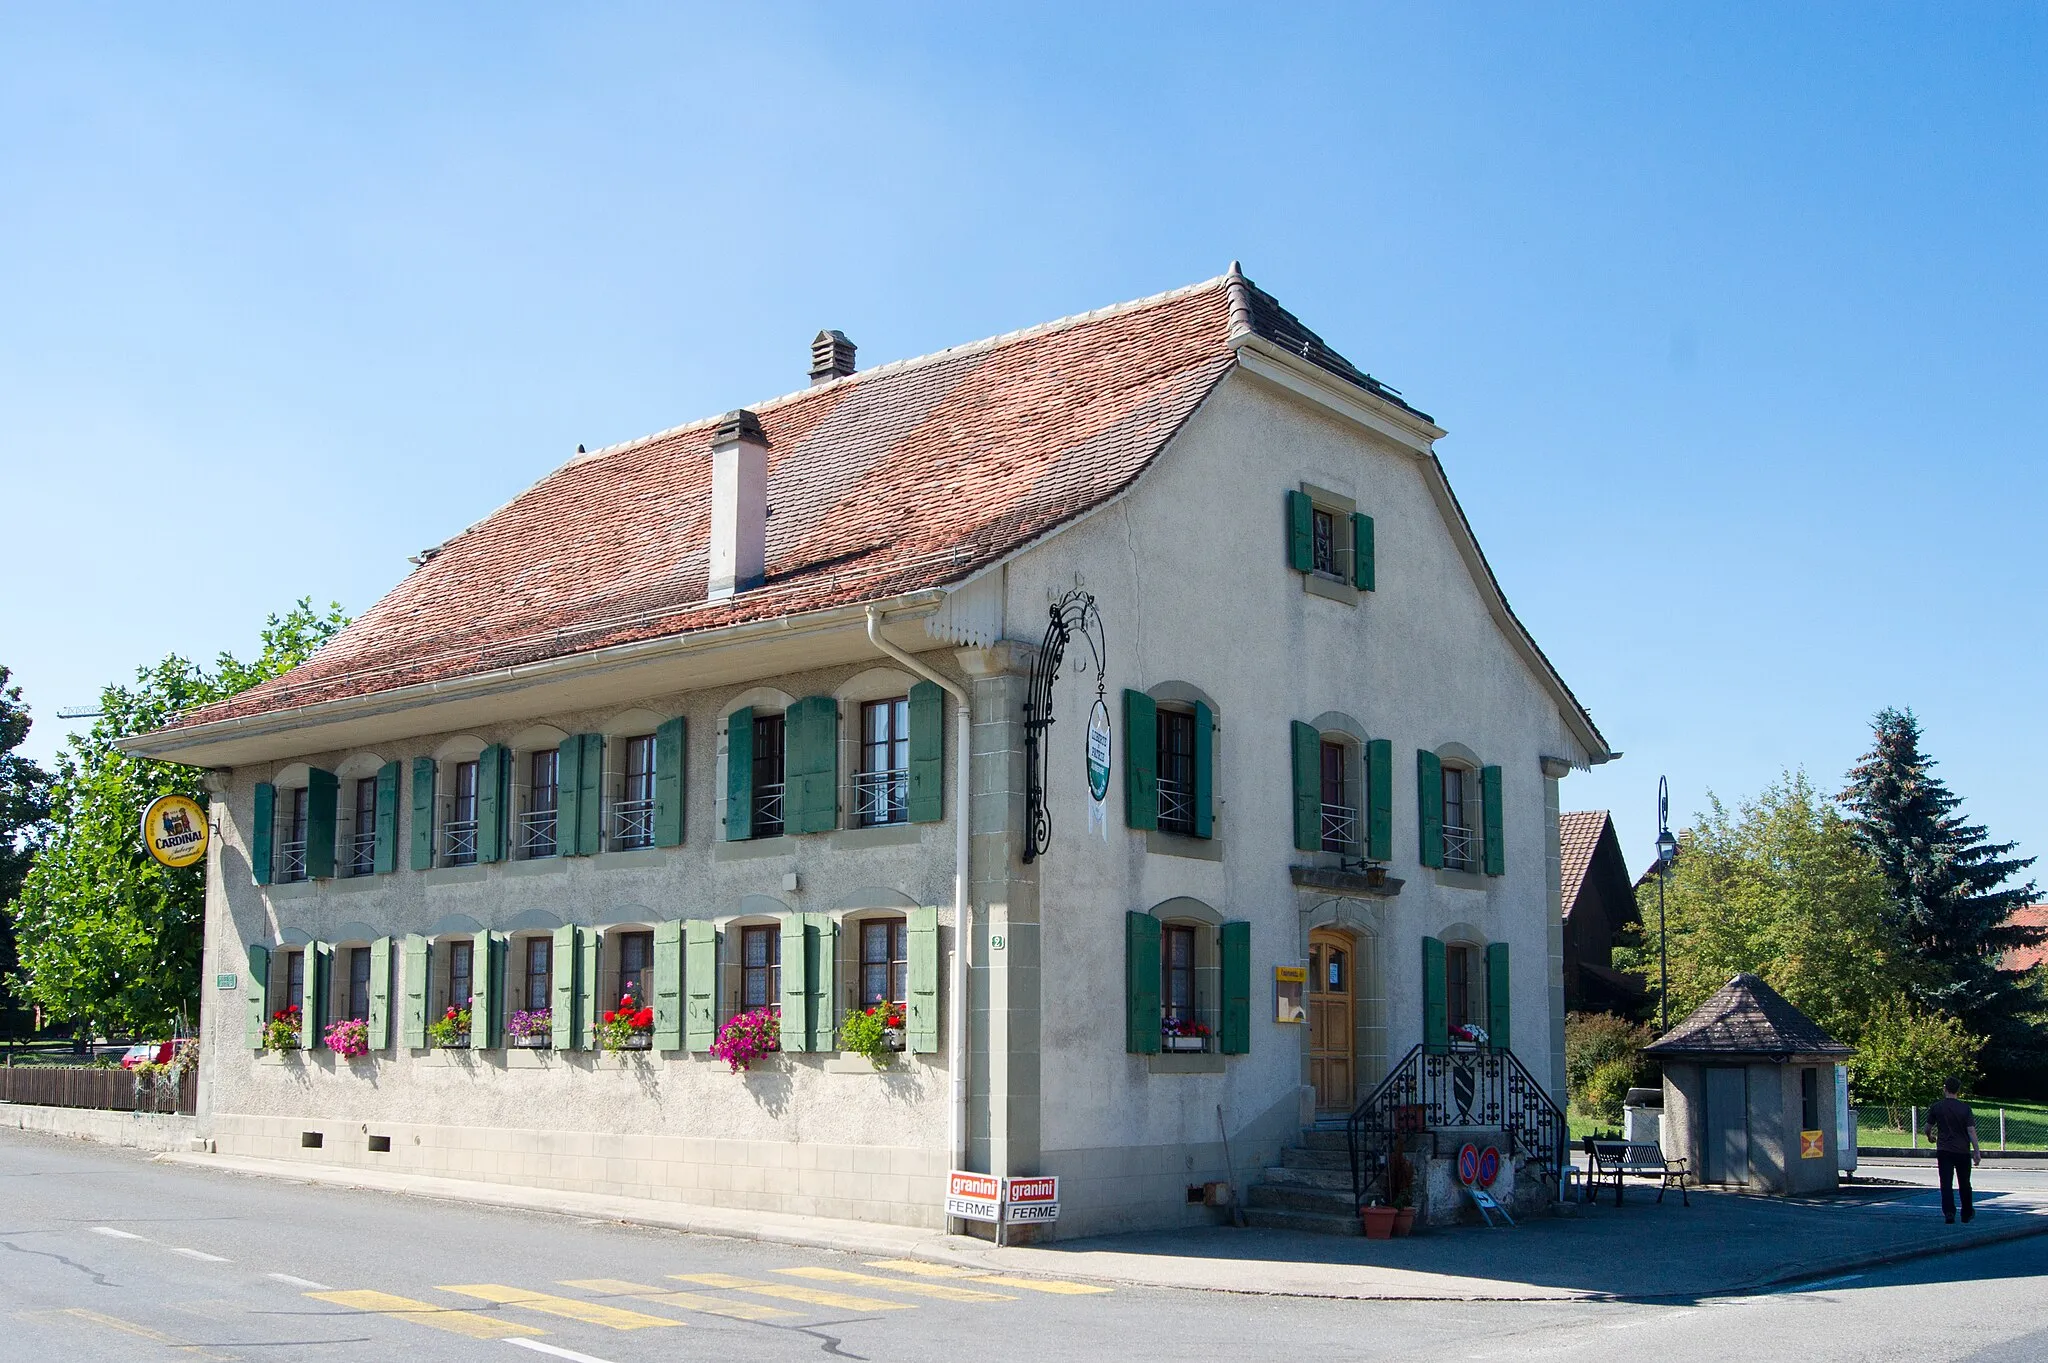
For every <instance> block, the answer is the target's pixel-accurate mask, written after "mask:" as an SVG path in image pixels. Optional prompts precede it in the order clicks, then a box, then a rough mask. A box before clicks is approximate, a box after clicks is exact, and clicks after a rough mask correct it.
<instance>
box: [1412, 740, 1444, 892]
mask: <svg viewBox="0 0 2048 1363" xmlns="http://www.w3.org/2000/svg"><path fill="white" fill-rule="evenodd" d="M1415 815H1416V820H1415V827H1416V836H1417V837H1419V838H1421V839H1422V864H1423V865H1424V866H1442V865H1443V864H1444V764H1443V763H1442V762H1440V761H1438V760H1437V755H1436V754H1435V753H1433V752H1428V751H1425V750H1423V749H1421V748H1417V749H1416V750H1415Z"/></svg>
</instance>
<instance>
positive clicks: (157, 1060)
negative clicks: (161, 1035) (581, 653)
mask: <svg viewBox="0 0 2048 1363" xmlns="http://www.w3.org/2000/svg"><path fill="white" fill-rule="evenodd" d="M177 1046H178V1043H177V1042H175V1041H138V1042H136V1043H135V1044H134V1045H133V1046H130V1047H129V1048H128V1049H127V1050H125V1051H123V1052H122V1053H121V1068H122V1069H124V1070H132V1069H134V1068H135V1067H136V1066H137V1065H168V1064H169V1063H170V1062H171V1052H173V1051H174V1050H176V1049H177Z"/></svg>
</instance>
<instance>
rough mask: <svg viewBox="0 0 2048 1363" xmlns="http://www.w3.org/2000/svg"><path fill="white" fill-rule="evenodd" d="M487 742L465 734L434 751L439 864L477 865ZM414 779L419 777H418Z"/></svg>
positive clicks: (435, 852) (436, 862) (436, 856)
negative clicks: (482, 762)
mask: <svg viewBox="0 0 2048 1363" xmlns="http://www.w3.org/2000/svg"><path fill="white" fill-rule="evenodd" d="M483 750H484V742H483V740H482V739H480V738H473V737H470V736H468V735H464V736H462V737H460V738H451V739H449V740H448V741H447V742H446V743H443V744H442V745H441V746H440V747H439V748H437V749H436V750H435V752H434V784H435V792H434V818H435V822H436V823H437V824H438V825H439V829H440V835H439V836H438V837H437V838H435V840H434V864H435V865H436V866H473V865H475V864H476V859H477V816H478V813H479V810H478V795H479V788H478V785H477V780H478V776H477V773H478V765H479V759H480V757H481V756H482V754H483ZM414 779H418V778H417V777H415V778H414Z"/></svg>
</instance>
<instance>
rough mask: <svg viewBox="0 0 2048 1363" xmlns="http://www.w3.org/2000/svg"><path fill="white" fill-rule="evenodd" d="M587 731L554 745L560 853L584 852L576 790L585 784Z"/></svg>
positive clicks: (556, 819)
mask: <svg viewBox="0 0 2048 1363" xmlns="http://www.w3.org/2000/svg"><path fill="white" fill-rule="evenodd" d="M584 738H585V735H583V734H570V735H569V736H568V737H567V738H565V739H563V740H562V741H561V742H560V743H557V744H556V745H555V852H556V855H557V856H564V857H580V856H582V855H583V801H582V800H580V799H578V798H577V794H576V792H577V791H578V790H579V789H581V787H582V784H583V744H584Z"/></svg>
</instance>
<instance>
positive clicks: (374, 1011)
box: [369, 937, 391, 1051]
mask: <svg viewBox="0 0 2048 1363" xmlns="http://www.w3.org/2000/svg"><path fill="white" fill-rule="evenodd" d="M369 1046H370V1049H371V1050H373V1051H388V1050H390V1049H391V939H390V938H389V937H379V938H378V939H377V940H376V941H374V942H372V943H370V1036H369Z"/></svg>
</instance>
